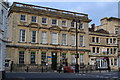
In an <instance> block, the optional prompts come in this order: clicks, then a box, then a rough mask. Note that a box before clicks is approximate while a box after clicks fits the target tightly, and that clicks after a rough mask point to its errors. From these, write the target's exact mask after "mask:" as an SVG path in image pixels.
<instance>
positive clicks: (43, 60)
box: [41, 52, 47, 65]
mask: <svg viewBox="0 0 120 80" xmlns="http://www.w3.org/2000/svg"><path fill="white" fill-rule="evenodd" d="M46 62H47V60H46V52H42V53H41V64H42V65H46Z"/></svg>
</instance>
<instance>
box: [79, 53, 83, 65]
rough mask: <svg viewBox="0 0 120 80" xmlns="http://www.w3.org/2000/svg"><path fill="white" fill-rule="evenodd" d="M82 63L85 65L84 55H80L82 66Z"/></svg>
mask: <svg viewBox="0 0 120 80" xmlns="http://www.w3.org/2000/svg"><path fill="white" fill-rule="evenodd" d="M81 63H84V55H83V54H80V64H81Z"/></svg>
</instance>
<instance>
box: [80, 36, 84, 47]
mask: <svg viewBox="0 0 120 80" xmlns="http://www.w3.org/2000/svg"><path fill="white" fill-rule="evenodd" d="M80 46H81V47H83V46H84V36H80Z"/></svg>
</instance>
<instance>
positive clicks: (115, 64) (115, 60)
mask: <svg viewBox="0 0 120 80" xmlns="http://www.w3.org/2000/svg"><path fill="white" fill-rule="evenodd" d="M114 66H117V59H116V58H114Z"/></svg>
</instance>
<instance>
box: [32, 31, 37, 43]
mask: <svg viewBox="0 0 120 80" xmlns="http://www.w3.org/2000/svg"><path fill="white" fill-rule="evenodd" d="M31 39H32V42H36V31H32V35H31Z"/></svg>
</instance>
